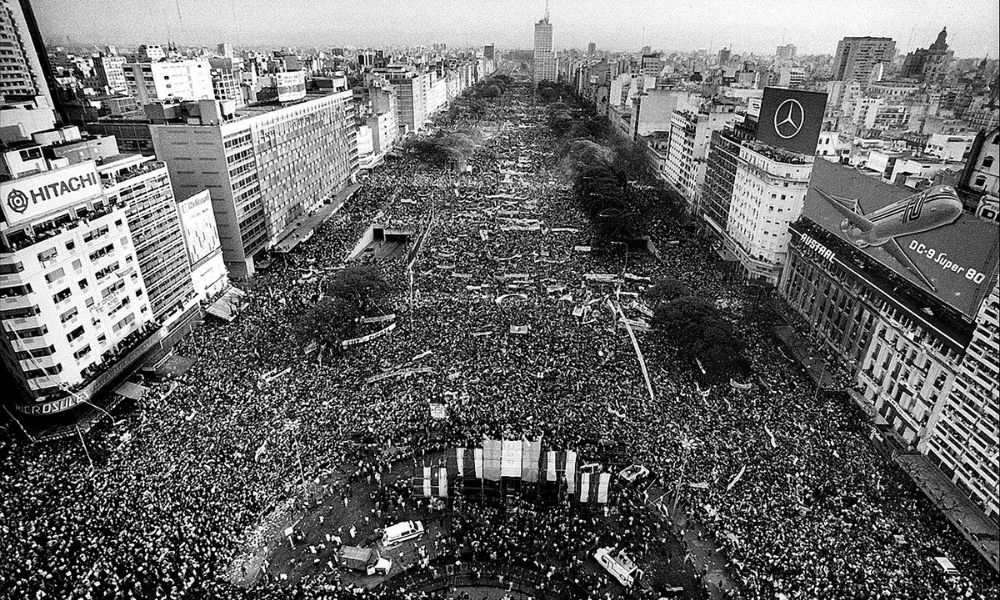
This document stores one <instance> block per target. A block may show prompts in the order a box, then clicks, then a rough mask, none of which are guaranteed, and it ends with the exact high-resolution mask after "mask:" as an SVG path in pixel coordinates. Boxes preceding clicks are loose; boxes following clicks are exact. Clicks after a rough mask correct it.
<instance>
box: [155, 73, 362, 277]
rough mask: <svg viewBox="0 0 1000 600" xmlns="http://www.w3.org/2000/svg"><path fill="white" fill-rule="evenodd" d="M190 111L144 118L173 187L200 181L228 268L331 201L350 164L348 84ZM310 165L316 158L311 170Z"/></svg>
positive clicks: (241, 269)
mask: <svg viewBox="0 0 1000 600" xmlns="http://www.w3.org/2000/svg"><path fill="white" fill-rule="evenodd" d="M197 109H198V113H199V114H198V115H190V116H188V117H187V119H177V120H176V122H168V123H167V124H163V125H152V126H151V127H150V130H151V133H152V137H153V145H154V148H155V149H156V155H157V157H158V158H159V159H160V160H162V161H164V162H165V163H166V164H167V168H168V169H169V171H170V179H171V182H172V184H173V188H174V195H175V196H176V197H178V198H188V197H190V196H191V195H192V194H195V193H197V192H200V191H201V190H204V189H207V190H209V192H210V193H211V194H212V204H213V208H214V210H215V218H216V221H217V223H218V227H219V238H220V240H221V242H222V253H223V257H224V259H225V261H226V266H227V267H228V268H229V270H230V274H231V275H233V276H235V277H240V278H247V277H250V276H252V275H253V273H254V270H255V267H254V265H255V256H257V257H259V255H260V254H261V253H262V252H264V251H266V250H267V249H269V248H270V247H272V246H273V245H275V244H276V243H278V242H279V241H281V240H283V239H284V238H285V237H287V236H288V235H290V234H291V233H293V230H294V229H295V226H296V221H297V220H299V219H301V218H302V217H304V216H307V215H309V214H311V213H313V212H314V211H316V210H318V209H319V208H320V207H322V206H323V204H324V202H333V201H334V200H336V195H337V193H338V192H340V191H341V190H342V189H343V188H344V187H345V186H347V185H348V184H349V183H351V182H352V181H353V178H354V177H355V174H356V173H357V170H358V155H357V141H356V137H355V136H356V131H355V114H354V104H353V102H352V94H351V92H350V91H349V90H348V91H343V92H334V93H328V94H316V93H310V94H308V95H307V96H306V97H305V98H304V99H303V100H301V101H298V102H294V103H291V104H285V105H282V104H280V103H274V104H268V105H257V106H248V107H245V108H242V109H237V110H235V111H234V112H232V113H228V114H227V113H225V112H224V109H225V107H224V106H221V105H220V103H219V102H218V101H215V100H213V101H210V102H209V101H202V102H199V103H197ZM316 165H322V166H323V168H321V169H318V168H316Z"/></svg>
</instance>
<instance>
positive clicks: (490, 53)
mask: <svg viewBox="0 0 1000 600" xmlns="http://www.w3.org/2000/svg"><path fill="white" fill-rule="evenodd" d="M483 58H485V59H486V60H496V46H494V45H493V44H490V45H489V46H483Z"/></svg>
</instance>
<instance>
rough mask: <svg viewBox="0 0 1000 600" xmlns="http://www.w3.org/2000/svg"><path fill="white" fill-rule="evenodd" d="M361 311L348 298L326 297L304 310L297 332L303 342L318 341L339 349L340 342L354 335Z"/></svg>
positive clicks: (298, 322) (296, 324) (297, 325)
mask: <svg viewBox="0 0 1000 600" xmlns="http://www.w3.org/2000/svg"><path fill="white" fill-rule="evenodd" d="M360 316H361V312H360V310H359V309H358V306H357V304H355V303H354V302H352V301H351V300H348V299H346V298H340V297H335V298H324V299H322V300H320V301H319V302H317V303H316V304H314V305H312V306H310V307H308V308H306V309H305V310H304V311H302V314H301V315H300V316H299V319H298V321H297V322H296V323H295V334H296V336H297V337H298V338H299V339H300V340H301V341H302V342H303V343H309V342H316V343H317V344H320V345H325V346H327V347H329V348H332V349H339V348H340V342H341V341H343V340H345V339H348V338H350V337H352V336H353V334H354V331H355V330H356V328H357V321H358V318H359V317H360Z"/></svg>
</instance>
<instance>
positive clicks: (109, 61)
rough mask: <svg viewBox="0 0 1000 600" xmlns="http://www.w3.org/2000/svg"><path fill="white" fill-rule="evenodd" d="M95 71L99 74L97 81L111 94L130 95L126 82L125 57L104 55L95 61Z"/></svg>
mask: <svg viewBox="0 0 1000 600" xmlns="http://www.w3.org/2000/svg"><path fill="white" fill-rule="evenodd" d="M94 71H95V73H96V74H97V81H98V82H100V84H101V85H102V86H103V87H104V88H106V89H107V91H108V92H109V93H112V94H127V93H128V82H127V81H126V80H125V57H124V56H118V55H110V56H109V55H104V54H102V55H101V56H98V57H97V58H95V59H94Z"/></svg>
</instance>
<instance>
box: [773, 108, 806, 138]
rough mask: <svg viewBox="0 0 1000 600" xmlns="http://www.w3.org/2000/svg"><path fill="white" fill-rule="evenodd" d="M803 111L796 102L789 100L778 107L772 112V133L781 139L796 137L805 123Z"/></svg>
mask: <svg viewBox="0 0 1000 600" xmlns="http://www.w3.org/2000/svg"><path fill="white" fill-rule="evenodd" d="M805 114H806V113H805V111H804V110H803V109H802V105H801V104H799V101H798V100H795V99H793V98H789V99H787V100H785V101H784V102H782V103H781V104H779V105H778V110H776V111H774V132H775V133H777V134H778V136H779V137H781V138H782V139H786V140H787V139H789V138H793V137H795V136H797V135H798V134H799V132H800V131H802V123H804V122H805Z"/></svg>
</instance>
